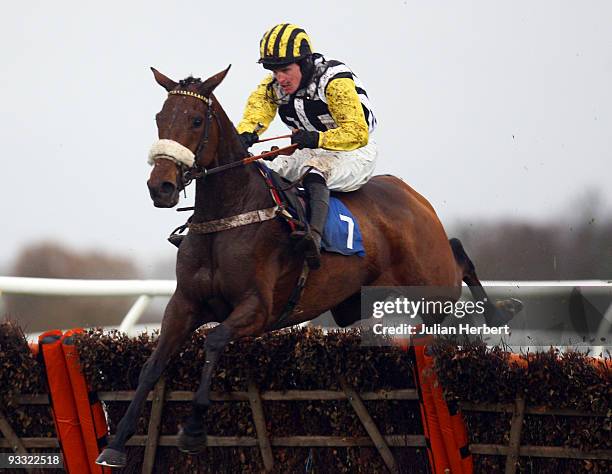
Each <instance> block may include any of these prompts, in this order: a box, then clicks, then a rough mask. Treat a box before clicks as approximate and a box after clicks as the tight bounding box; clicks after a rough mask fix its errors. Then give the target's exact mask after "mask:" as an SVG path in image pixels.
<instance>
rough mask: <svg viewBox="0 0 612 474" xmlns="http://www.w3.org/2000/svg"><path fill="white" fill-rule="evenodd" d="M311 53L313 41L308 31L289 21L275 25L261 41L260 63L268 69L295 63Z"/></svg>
mask: <svg viewBox="0 0 612 474" xmlns="http://www.w3.org/2000/svg"><path fill="white" fill-rule="evenodd" d="M311 54H312V43H311V42H310V38H309V37H308V35H307V34H306V32H305V31H304V30H303V29H302V28H300V27H299V26H296V25H291V24H289V23H281V24H279V25H276V26H273V27H272V28H270V29H269V30H268V31H266V32H265V33H264V35H263V38H261V41H260V42H259V63H261V64H263V67H265V68H267V69H272V68H274V67H279V66H285V65H287V64H291V63H295V62H297V61H299V60H300V59H303V58H305V57H306V56H309V55H311Z"/></svg>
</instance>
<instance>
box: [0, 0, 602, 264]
mask: <svg viewBox="0 0 612 474" xmlns="http://www.w3.org/2000/svg"><path fill="white" fill-rule="evenodd" d="M288 5H291V3H290V2H289V3H288V2H274V1H265V2H245V3H242V2H213V1H207V2H205V1H202V0H200V1H177V2H156V1H146V2H133V1H122V2H116V1H106V2H94V3H92V2H77V1H71V2H67V1H54V2H42V1H29V2H10V3H8V4H6V5H4V6H3V11H2V19H3V21H2V28H1V29H0V45H1V46H0V48H1V51H2V55H1V58H2V63H1V64H2V65H1V67H2V74H1V75H0V103H1V104H2V112H3V113H2V114H1V116H0V134H1V138H2V144H3V146H2V148H3V150H2V158H0V179H1V182H2V186H1V188H0V189H1V190H2V191H1V192H2V199H0V213H1V215H2V223H3V225H2V232H0V265H1V264H3V263H5V262H7V261H10V260H11V259H12V258H13V256H14V254H15V252H17V251H18V249H19V248H20V247H21V246H22V245H23V244H24V243H28V242H32V241H37V240H41V239H45V238H52V239H57V240H59V241H63V242H65V243H66V244H68V245H70V246H74V247H76V248H79V249H93V248H99V249H104V250H107V251H109V252H118V253H120V254H122V255H127V256H132V257H134V258H135V259H139V260H141V261H142V260H143V259H146V258H148V259H150V260H153V259H157V258H159V257H169V256H171V255H173V254H174V250H173V248H172V247H171V246H170V245H169V244H167V243H166V242H165V237H166V235H167V234H168V232H169V231H170V230H171V229H172V228H174V227H176V226H177V225H179V224H181V223H182V222H183V221H184V219H185V218H186V217H187V216H186V215H185V213H182V214H179V213H177V212H175V211H174V210H165V209H156V208H154V207H153V204H152V202H151V200H150V198H149V195H148V192H147V188H146V185H145V183H146V180H147V177H148V174H149V172H150V168H149V166H148V165H147V164H146V156H147V152H148V149H149V147H150V145H151V144H152V143H153V141H154V140H155V139H156V138H157V130H156V127H155V123H154V115H155V113H156V112H157V111H158V110H159V109H160V108H161V105H162V102H163V100H164V98H165V92H164V90H163V89H162V88H161V87H159V86H158V85H157V84H156V83H155V82H154V81H153V77H152V74H151V72H150V70H149V67H150V66H154V67H156V68H157V69H159V70H160V71H162V72H163V73H165V74H166V75H168V76H170V77H172V78H174V79H177V80H178V79H181V78H184V77H186V76H188V75H190V74H193V75H194V76H198V77H202V78H207V77H208V76H210V75H212V74H213V73H216V72H218V71H220V70H221V69H223V68H225V67H226V66H227V65H228V64H230V63H231V64H232V69H231V71H230V73H229V75H228V76H227V78H226V79H225V81H224V83H223V84H221V85H220V86H219V88H218V89H217V92H216V95H217V97H218V99H219V101H220V102H221V104H222V105H223V106H224V108H225V110H226V111H227V112H228V114H229V116H230V118H232V120H234V122H235V123H237V122H238V121H239V119H240V116H241V114H242V110H243V107H244V103H245V101H246V98H247V96H248V94H249V93H250V92H251V90H252V89H253V88H254V87H255V86H256V85H257V83H258V82H259V81H260V79H261V78H262V77H263V75H264V71H263V70H262V69H261V66H259V65H258V64H256V61H257V59H258V44H259V39H260V37H261V35H262V34H263V33H264V31H265V30H267V29H268V28H269V27H270V26H272V25H274V24H276V23H280V22H285V21H288V22H292V23H296V24H298V25H300V26H302V27H303V28H305V29H306V31H307V32H308V33H309V34H310V36H311V38H312V41H313V45H314V48H315V50H316V51H318V52H321V53H324V54H325V55H326V56H327V57H328V58H334V59H339V60H342V61H344V62H346V63H347V64H348V65H349V66H350V67H351V68H352V69H353V70H354V71H355V72H356V74H357V75H359V76H360V78H361V79H362V80H363V82H364V83H365V85H366V88H367V91H368V93H369V96H370V98H371V101H372V103H373V107H374V110H375V113H376V116H377V118H378V128H377V130H376V132H375V134H374V138H375V139H376V141H377V142H378V144H379V151H380V154H379V162H378V170H379V172H380V173H392V174H395V175H398V176H401V177H402V178H403V179H404V180H406V181H407V182H408V183H410V184H411V185H412V186H413V187H414V188H415V189H416V190H418V191H419V192H421V193H422V194H423V195H424V196H425V197H427V198H428V199H429V200H430V201H431V203H432V204H433V205H434V207H435V208H436V210H437V211H438V213H439V215H440V217H441V219H442V221H443V222H444V223H446V224H451V223H453V222H455V221H457V220H458V219H463V220H466V219H468V220H469V219H474V220H476V219H480V218H502V217H508V218H528V219H531V220H536V221H543V220H550V219H553V218H555V217H557V216H559V215H561V214H562V213H563V209H564V207H565V206H567V205H568V203H570V202H572V201H574V200H576V199H580V198H581V196H583V195H584V194H585V193H587V192H588V191H589V190H599V191H600V192H601V195H602V197H603V198H604V207H605V208H607V209H610V208H611V207H612V206H610V203H612V186H610V183H611V181H610V175H611V169H610V168H611V166H610V165H611V162H612V160H611V158H612V156H611V155H612V28H611V25H612V2H610V1H588V2H579V1H573V2H569V1H541V0H539V1H537V2H534V1H516V0H515V1H508V2H501V1H491V0H487V1H477V2H466V1H456V0H454V1H446V2H445V1H437V2H430V1H427V2H426V1H421V2H414V1H403V0H401V1H387V0H384V1H379V2H372V1H367V0H366V1H350V2H329V1H307V2H294V3H293V5H295V7H294V10H293V11H290V10H289V8H288ZM284 131H285V129H284V126H283V125H282V123H281V122H280V120H278V119H277V123H276V126H275V127H273V128H272V129H271V130H270V131H269V132H268V133H269V136H271V135H272V134H274V133H276V132H281V133H282V132H284ZM192 199H193V190H191V189H190V190H189V191H188V199H187V201H183V204H185V203H187V205H188V204H189V203H190V202H191V201H192ZM145 266H146V265H145Z"/></svg>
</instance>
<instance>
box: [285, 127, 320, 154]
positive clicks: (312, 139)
mask: <svg viewBox="0 0 612 474" xmlns="http://www.w3.org/2000/svg"><path fill="white" fill-rule="evenodd" d="M291 143H296V144H297V146H298V148H299V149H300V150H301V149H302V148H319V132H309V131H308V130H296V131H295V132H293V135H291Z"/></svg>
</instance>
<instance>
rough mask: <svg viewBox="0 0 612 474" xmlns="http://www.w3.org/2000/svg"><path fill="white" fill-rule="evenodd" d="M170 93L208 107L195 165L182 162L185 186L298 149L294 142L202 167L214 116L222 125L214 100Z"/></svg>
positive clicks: (186, 92) (284, 136)
mask: <svg viewBox="0 0 612 474" xmlns="http://www.w3.org/2000/svg"><path fill="white" fill-rule="evenodd" d="M168 95H184V96H187V97H194V98H196V99H199V100H201V101H202V102H204V103H205V104H206V105H207V108H206V124H205V125H204V133H203V135H202V140H200V143H198V147H197V149H196V151H195V153H194V162H193V166H191V167H189V168H187V169H185V168H186V166H185V165H183V164H181V168H182V169H183V174H182V183H181V184H182V186H183V188H186V187H187V186H189V184H190V183H191V181H193V180H194V179H201V178H205V177H206V176H209V175H212V174H217V173H221V172H222V171H225V170H228V169H231V168H235V167H237V166H245V165H248V164H249V163H252V162H254V161H257V160H260V159H263V158H270V157H273V156H278V155H279V154H281V153H283V152H289V151H291V152H293V151H295V150H296V149H297V144H293V145H289V146H286V147H283V148H277V149H276V150H272V151H267V152H265V153H261V154H259V155H254V156H253V155H251V156H247V157H246V158H243V159H242V160H239V161H234V162H232V163H227V164H225V165H220V166H215V167H214V168H211V169H206V168H202V167H201V166H200V165H199V164H198V161H199V160H198V158H199V157H200V154H201V153H202V152H203V151H204V149H205V147H206V145H208V138H209V134H210V127H211V125H212V121H213V118H214V119H215V121H216V122H217V126H219V127H220V125H219V119H218V117H217V114H216V113H215V111H214V110H213V100H212V98H210V97H206V96H203V95H201V94H198V93H196V92H192V91H184V90H173V91H170V92H168ZM289 137H291V135H290V134H289V135H281V136H278V137H271V138H264V139H262V140H259V142H267V141H271V140H278V139H281V138H289Z"/></svg>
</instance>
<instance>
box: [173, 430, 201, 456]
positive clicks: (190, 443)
mask: <svg viewBox="0 0 612 474" xmlns="http://www.w3.org/2000/svg"><path fill="white" fill-rule="evenodd" d="M205 447H206V433H202V434H199V435H197V436H192V435H189V434H187V433H185V430H184V429H183V428H182V427H181V429H180V430H179V433H178V448H179V451H182V452H183V453H187V454H198V453H200V452H202V451H203V450H204V448H205Z"/></svg>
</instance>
